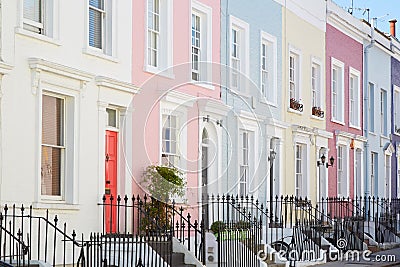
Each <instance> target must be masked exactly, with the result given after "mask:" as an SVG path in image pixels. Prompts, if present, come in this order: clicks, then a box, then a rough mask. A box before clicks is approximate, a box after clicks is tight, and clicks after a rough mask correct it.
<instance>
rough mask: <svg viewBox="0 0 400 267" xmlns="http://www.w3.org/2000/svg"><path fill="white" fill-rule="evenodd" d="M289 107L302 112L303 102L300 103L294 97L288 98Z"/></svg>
mask: <svg viewBox="0 0 400 267" xmlns="http://www.w3.org/2000/svg"><path fill="white" fill-rule="evenodd" d="M290 108H291V109H294V110H298V111H300V112H303V104H301V103H300V101H299V100H296V99H294V98H291V99H290Z"/></svg>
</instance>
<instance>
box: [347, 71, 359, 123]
mask: <svg viewBox="0 0 400 267" xmlns="http://www.w3.org/2000/svg"><path fill="white" fill-rule="evenodd" d="M349 121H350V126H354V127H359V126H360V72H359V71H357V70H354V69H352V68H350V78H349Z"/></svg>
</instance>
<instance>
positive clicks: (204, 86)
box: [192, 80, 215, 90]
mask: <svg viewBox="0 0 400 267" xmlns="http://www.w3.org/2000/svg"><path fill="white" fill-rule="evenodd" d="M192 84H193V85H195V86H200V87H203V88H205V89H209V90H214V89H215V86H214V85H211V84H207V83H203V82H198V81H195V80H192Z"/></svg>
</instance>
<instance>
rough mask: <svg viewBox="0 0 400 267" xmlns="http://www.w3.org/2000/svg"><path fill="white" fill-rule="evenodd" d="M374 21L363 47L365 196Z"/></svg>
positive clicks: (366, 191) (367, 169)
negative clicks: (369, 71)
mask: <svg viewBox="0 0 400 267" xmlns="http://www.w3.org/2000/svg"><path fill="white" fill-rule="evenodd" d="M375 21H376V18H373V19H372V21H371V22H370V23H371V42H370V43H369V44H368V45H367V46H366V47H364V55H363V56H364V136H365V138H367V142H365V144H364V148H365V149H364V151H365V153H364V154H365V157H364V158H365V194H366V195H372V192H370V190H371V186H370V185H371V182H370V181H369V178H368V177H369V173H370V168H369V167H370V157H369V143H368V134H369V124H368V123H369V116H370V115H371V114H369V106H368V105H369V84H368V52H369V49H370V48H372V47H373V46H374V44H375V38H374V35H375V26H374V25H375ZM372 115H373V114H372Z"/></svg>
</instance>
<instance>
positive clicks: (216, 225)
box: [211, 221, 226, 235]
mask: <svg viewBox="0 0 400 267" xmlns="http://www.w3.org/2000/svg"><path fill="white" fill-rule="evenodd" d="M225 229H226V224H225V223H224V222H222V221H215V222H213V223H212V224H211V231H212V232H213V233H214V235H216V234H218V233H219V232H223V231H225Z"/></svg>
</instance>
